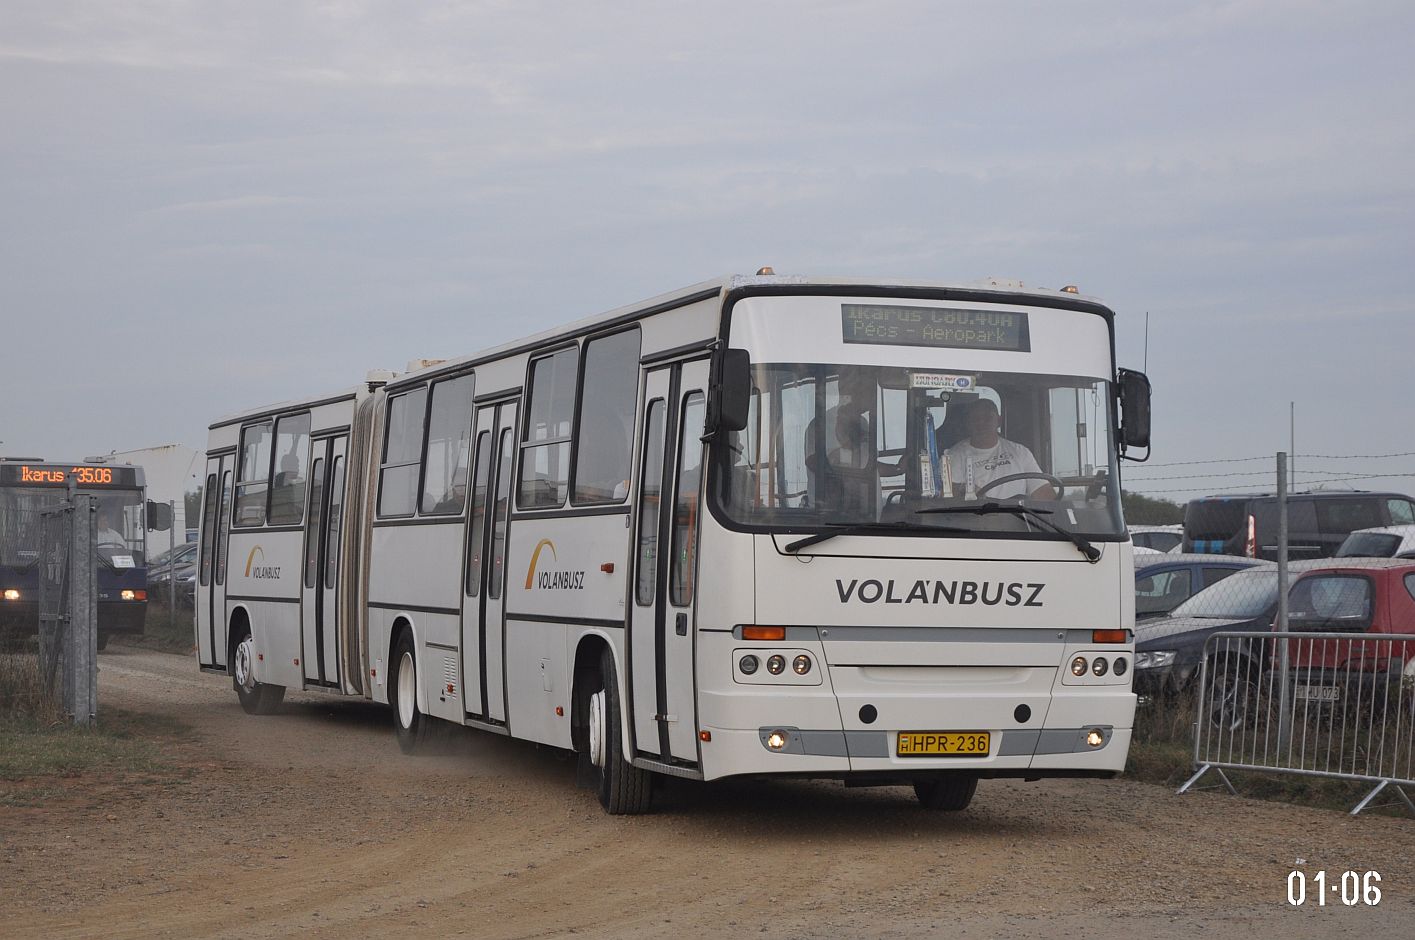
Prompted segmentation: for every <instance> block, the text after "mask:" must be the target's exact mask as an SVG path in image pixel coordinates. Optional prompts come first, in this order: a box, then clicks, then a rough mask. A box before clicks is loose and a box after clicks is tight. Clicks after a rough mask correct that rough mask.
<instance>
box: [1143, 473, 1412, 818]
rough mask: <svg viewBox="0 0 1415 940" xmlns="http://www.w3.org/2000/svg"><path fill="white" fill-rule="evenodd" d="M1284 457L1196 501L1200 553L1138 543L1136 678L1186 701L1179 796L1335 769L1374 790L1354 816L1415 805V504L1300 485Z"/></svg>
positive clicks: (1193, 527) (1332, 773) (1194, 528)
mask: <svg viewBox="0 0 1415 940" xmlns="http://www.w3.org/2000/svg"><path fill="white" fill-rule="evenodd" d="M1275 463H1276V466H1275V467H1274V469H1273V471H1271V472H1272V473H1273V477H1274V479H1273V484H1270V485H1269V486H1267V487H1265V489H1266V490H1267V491H1268V492H1267V493H1264V494H1263V495H1261V496H1257V497H1254V498H1250V499H1246V500H1244V499H1227V498H1225V499H1215V500H1203V501H1199V502H1197V503H1191V504H1190V511H1189V512H1188V513H1187V514H1186V520H1185V526H1184V533H1183V537H1184V541H1183V542H1182V543H1181V546H1180V548H1182V549H1184V550H1185V551H1187V552H1188V554H1177V555H1160V554H1150V555H1140V554H1137V556H1136V559H1135V564H1136V616H1137V620H1136V630H1135V639H1136V645H1135V654H1136V655H1135V690H1136V692H1137V693H1138V694H1139V695H1140V697H1141V704H1142V707H1148V708H1152V709H1157V710H1163V709H1166V708H1169V709H1177V708H1180V707H1182V708H1184V710H1185V711H1186V712H1187V713H1189V720H1190V722H1191V727H1192V730H1193V741H1194V775H1193V777H1191V779H1190V780H1189V782H1187V783H1186V784H1185V785H1184V787H1182V788H1181V790H1180V792H1185V791H1186V790H1189V789H1192V788H1193V787H1194V786H1195V785H1196V784H1197V782H1198V781H1199V780H1200V779H1202V778H1204V777H1205V775H1208V774H1213V775H1214V776H1216V777H1217V778H1218V779H1219V780H1220V781H1221V782H1222V785H1223V786H1225V787H1227V788H1228V789H1230V790H1232V789H1233V785H1232V783H1231V782H1230V781H1229V779H1228V777H1227V776H1225V774H1224V771H1226V770H1228V771H1231V770H1244V771H1260V772H1263V773H1280V774H1296V775H1306V776H1324V777H1335V778H1340V779H1346V780H1350V781H1361V782H1365V783H1367V784H1369V785H1370V786H1371V788H1372V789H1370V792H1368V793H1367V794H1366V797H1365V798H1364V799H1362V801H1361V802H1360V803H1359V804H1358V805H1357V806H1356V808H1355V809H1354V810H1353V812H1360V811H1361V810H1363V809H1365V808H1366V807H1367V806H1369V805H1370V804H1371V801H1372V799H1373V798H1374V797H1375V796H1376V795H1377V794H1378V793H1381V792H1385V793H1387V795H1392V794H1393V795H1394V796H1395V797H1397V798H1398V799H1399V802H1400V804H1401V805H1403V806H1404V807H1405V808H1406V809H1408V810H1409V811H1410V812H1411V813H1415V802H1412V801H1411V799H1410V797H1409V796H1408V795H1407V794H1406V793H1405V791H1404V790H1403V789H1402V787H1408V786H1415V534H1412V533H1411V532H1410V529H1411V527H1412V524H1415V500H1412V499H1411V498H1409V497H1406V496H1401V495H1398V494H1388V493H1365V492H1359V491H1349V492H1348V491H1325V492H1316V493H1299V494H1290V493H1288V487H1287V480H1288V476H1287V466H1286V455H1285V454H1279V455H1277V460H1276V461H1275ZM1274 489H1275V490H1276V494H1275V495H1270V494H1271V493H1272V491H1273V490H1274ZM1176 703H1193V704H1176Z"/></svg>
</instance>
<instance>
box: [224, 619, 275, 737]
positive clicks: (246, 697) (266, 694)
mask: <svg viewBox="0 0 1415 940" xmlns="http://www.w3.org/2000/svg"><path fill="white" fill-rule="evenodd" d="M231 685H232V686H234V687H235V689H236V697H237V698H238V699H240V700H241V708H242V709H244V710H245V712H246V714H248V715H269V714H272V713H273V712H274V711H275V709H277V708H279V707H280V702H281V700H282V699H284V698H285V687H284V686H283V685H267V684H266V683H264V682H257V681H256V679H255V640H254V639H252V638H251V631H250V628H249V627H247V628H246V630H245V632H244V633H243V634H241V638H240V640H238V641H237V642H236V649H235V652H234V653H233V654H232V656H231Z"/></svg>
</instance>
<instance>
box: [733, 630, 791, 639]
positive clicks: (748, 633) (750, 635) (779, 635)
mask: <svg viewBox="0 0 1415 940" xmlns="http://www.w3.org/2000/svg"><path fill="white" fill-rule="evenodd" d="M742 639H744V640H777V641H780V640H784V639H786V628H785V627H743V628H742Z"/></svg>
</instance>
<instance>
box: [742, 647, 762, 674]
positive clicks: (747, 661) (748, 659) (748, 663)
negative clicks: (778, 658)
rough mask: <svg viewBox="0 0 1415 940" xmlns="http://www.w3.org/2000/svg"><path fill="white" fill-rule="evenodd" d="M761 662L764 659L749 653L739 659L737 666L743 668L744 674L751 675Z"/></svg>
mask: <svg viewBox="0 0 1415 940" xmlns="http://www.w3.org/2000/svg"><path fill="white" fill-rule="evenodd" d="M761 664H762V661H761V660H760V659H757V658H756V657H755V656H753V655H752V654H751V653H748V654H747V655H746V656H743V657H742V658H741V659H739V660H737V668H738V669H740V670H742V675H744V676H750V675H752V674H753V673H755V672H756V671H757V667H758V666H760V665H761Z"/></svg>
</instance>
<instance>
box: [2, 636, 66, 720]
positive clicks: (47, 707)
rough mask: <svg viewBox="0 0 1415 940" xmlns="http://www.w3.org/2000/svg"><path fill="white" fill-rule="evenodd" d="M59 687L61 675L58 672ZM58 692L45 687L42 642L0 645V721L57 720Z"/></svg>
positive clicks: (58, 717) (32, 641)
mask: <svg viewBox="0 0 1415 940" xmlns="http://www.w3.org/2000/svg"><path fill="white" fill-rule="evenodd" d="M55 680H56V681H55V684H56V686H57V685H58V684H59V682H62V677H61V676H58V675H57V674H56V677H55ZM62 717H63V715H62V714H61V712H60V708H59V693H58V692H57V691H51V690H49V689H46V688H45V682H44V676H43V673H42V672H41V666H40V662H39V644H38V642H37V641H35V640H33V639H30V640H26V641H20V642H15V643H11V644H8V645H6V646H5V647H0V724H3V723H6V722H30V723H35V724H45V723H50V722H54V721H58V720H59V719H60V718H62Z"/></svg>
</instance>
